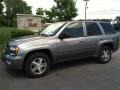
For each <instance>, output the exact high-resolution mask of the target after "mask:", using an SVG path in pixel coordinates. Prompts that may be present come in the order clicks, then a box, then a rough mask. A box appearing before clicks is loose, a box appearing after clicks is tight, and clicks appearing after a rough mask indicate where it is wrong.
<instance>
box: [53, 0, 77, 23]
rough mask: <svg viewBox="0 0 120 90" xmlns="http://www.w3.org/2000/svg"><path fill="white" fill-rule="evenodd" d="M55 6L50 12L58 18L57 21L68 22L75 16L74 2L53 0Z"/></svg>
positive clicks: (71, 0) (70, 0) (72, 0)
mask: <svg viewBox="0 0 120 90" xmlns="http://www.w3.org/2000/svg"><path fill="white" fill-rule="evenodd" d="M54 1H55V3H56V6H53V8H52V11H53V12H55V14H54V16H57V17H58V20H59V21H68V20H71V19H72V18H74V17H76V16H77V9H76V8H75V1H74V0H54Z"/></svg>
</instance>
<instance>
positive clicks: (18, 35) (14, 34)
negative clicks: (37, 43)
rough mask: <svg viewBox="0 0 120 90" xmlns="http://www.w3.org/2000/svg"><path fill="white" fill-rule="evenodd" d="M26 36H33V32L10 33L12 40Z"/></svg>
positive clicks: (17, 31) (19, 31) (13, 31)
mask: <svg viewBox="0 0 120 90" xmlns="http://www.w3.org/2000/svg"><path fill="white" fill-rule="evenodd" d="M26 35H34V32H33V31H30V30H12V31H11V36H12V38H16V37H21V36H26Z"/></svg>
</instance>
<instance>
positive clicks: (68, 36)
mask: <svg viewBox="0 0 120 90" xmlns="http://www.w3.org/2000/svg"><path fill="white" fill-rule="evenodd" d="M58 38H59V39H64V38H70V35H69V34H67V33H61V34H60V35H59V37H58Z"/></svg>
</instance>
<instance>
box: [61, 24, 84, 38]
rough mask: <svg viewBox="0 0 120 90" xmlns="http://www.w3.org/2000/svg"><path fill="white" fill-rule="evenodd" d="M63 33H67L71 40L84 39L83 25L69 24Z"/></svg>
mask: <svg viewBox="0 0 120 90" xmlns="http://www.w3.org/2000/svg"><path fill="white" fill-rule="evenodd" d="M62 33H67V34H68V35H70V38H77V37H83V36H84V32H83V25H82V23H72V24H69V25H68V26H67V27H66V28H65V29H64V30H63V32H62Z"/></svg>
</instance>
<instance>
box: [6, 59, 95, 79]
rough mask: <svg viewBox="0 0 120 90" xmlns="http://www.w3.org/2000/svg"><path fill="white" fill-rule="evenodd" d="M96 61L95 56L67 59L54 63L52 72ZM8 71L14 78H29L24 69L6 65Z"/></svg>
mask: <svg viewBox="0 0 120 90" xmlns="http://www.w3.org/2000/svg"><path fill="white" fill-rule="evenodd" d="M95 63H96V62H95V59H94V58H86V59H79V60H72V61H65V62H62V63H58V64H55V65H52V67H51V70H50V73H54V72H55V71H58V70H62V69H67V68H72V67H77V66H81V65H87V64H95ZM6 71H7V72H8V74H9V75H10V76H12V77H14V78H27V76H26V75H25V73H24V71H23V70H20V69H13V68H9V67H6ZM48 75H49V74H48Z"/></svg>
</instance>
